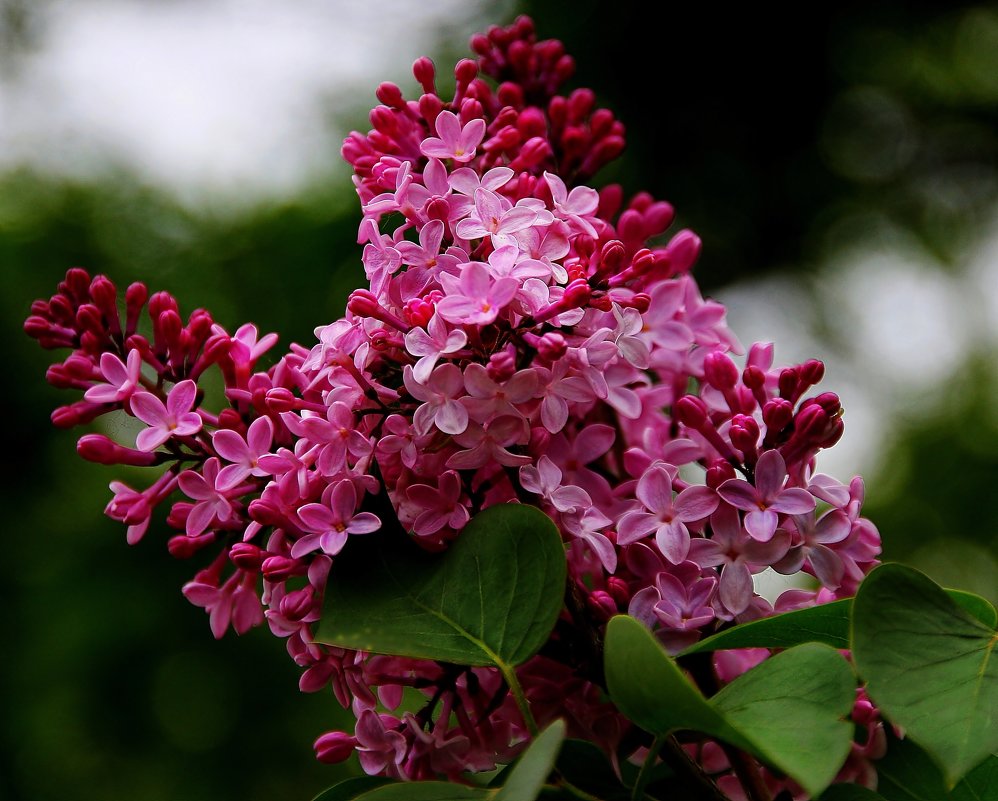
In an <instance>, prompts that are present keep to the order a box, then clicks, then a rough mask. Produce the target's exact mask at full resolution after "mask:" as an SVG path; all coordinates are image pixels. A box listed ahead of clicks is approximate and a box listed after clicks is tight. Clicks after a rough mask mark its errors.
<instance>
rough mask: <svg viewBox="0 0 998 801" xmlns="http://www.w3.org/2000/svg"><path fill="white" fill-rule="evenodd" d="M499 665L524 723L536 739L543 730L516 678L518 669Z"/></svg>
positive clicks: (502, 664)
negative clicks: (535, 718)
mask: <svg viewBox="0 0 998 801" xmlns="http://www.w3.org/2000/svg"><path fill="white" fill-rule="evenodd" d="M497 664H498V667H499V670H500V671H501V672H502V677H503V678H504V679H506V683H507V684H508V685H509V691H510V692H511V693H513V698H514V699H515V700H516V706H517V708H518V709H519V710H520V714H521V715H522V716H523V722H524V723H526V724H527V729H528V730H529V731H530V736H531V737H536V736H537V735H538V734H540V732H541V730H540V728H539V727H538V725H537V721H536V720H534V715H533V713H532V712H531V711H530V704H528V703H527V696H526V695H525V694H524V692H523V687H521V686H520V680H519V679H518V678H516V669H515V668H514V667H513V666H512V665H507V664H505V663H497Z"/></svg>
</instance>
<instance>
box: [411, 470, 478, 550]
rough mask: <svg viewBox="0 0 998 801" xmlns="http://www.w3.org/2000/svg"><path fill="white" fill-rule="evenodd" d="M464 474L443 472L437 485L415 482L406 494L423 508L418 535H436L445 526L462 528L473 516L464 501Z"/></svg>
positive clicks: (417, 523)
mask: <svg viewBox="0 0 998 801" xmlns="http://www.w3.org/2000/svg"><path fill="white" fill-rule="evenodd" d="M462 495H463V488H462V486H461V477H460V476H459V475H458V474H457V473H456V472H454V471H453V470H447V471H446V472H444V473H442V474H441V476H440V480H439V481H438V482H437V486H436V487H431V486H429V485H428V484H412V485H410V486H409V487H408V489H406V497H407V498H408V499H409V501H410V502H412V504H413V505H414V506H416V507H417V508H418V509H419V510H420V511H419V513H418V514H417V515H416V519H415V520H414V521H413V524H412V530H413V532H415V533H416V534H418V535H421V536H428V535H430V534H436V533H437V532H438V531H440V529H442V528H444V527H445V526H447V527H449V528H452V529H454V530H455V531H458V530H460V529H461V528H463V527H464V525H465V523H467V522H468V520H469V519H470V514H469V513H468V507H467V506H466V505H465V504H464V503H462V500H461V499H462Z"/></svg>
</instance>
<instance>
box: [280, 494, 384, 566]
mask: <svg viewBox="0 0 998 801" xmlns="http://www.w3.org/2000/svg"><path fill="white" fill-rule="evenodd" d="M298 517H299V518H300V519H301V522H302V526H303V528H304V529H305V531H307V532H309V533H308V534H307V535H305V536H304V537H302V538H301V539H299V540H297V541H296V542H295V544H294V545H293V546H292V547H291V556H292V557H293V558H294V559H300V558H301V557H303V556H305V555H306V554H309V553H311V552H312V551H316V550H318V551H322V552H323V553H325V554H328V555H329V556H336V554H338V553H339V552H340V550H342V548H343V546H344V545H346V541H347V537H348V536H349V535H350V534H370V533H371V532H372V531H377V530H378V529H379V528H381V520H380V519H379V518H378V516H377V515H374V514H371V513H370V512H359V513H358V512H357V489H356V487H354V485H353V481H351V480H350V479H348V478H344V479H341V480H340V481H337V482H336V483H335V484H330V485H329V486H327V487H326V489H325V490H323V493H322V503H307V504H305V505H304V506H302V507H301V508H300V509H299V510H298Z"/></svg>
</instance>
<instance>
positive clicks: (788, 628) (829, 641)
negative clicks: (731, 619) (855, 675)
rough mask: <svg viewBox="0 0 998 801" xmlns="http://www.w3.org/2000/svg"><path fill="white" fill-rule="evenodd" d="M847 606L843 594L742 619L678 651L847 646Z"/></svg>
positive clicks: (848, 606)
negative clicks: (815, 644)
mask: <svg viewBox="0 0 998 801" xmlns="http://www.w3.org/2000/svg"><path fill="white" fill-rule="evenodd" d="M851 607H852V599H851V598H846V599H844V600H841V601H833V602H832V603H829V604H819V605H818V606H809V607H807V608H806V609H796V610H794V611H793V612H784V613H783V614H780V615H773V616H772V617H764V618H760V619H759V620H753V621H751V622H750V623H742V624H741V625H739V626H733V627H732V628H730V629H725V630H724V631H721V632H718V633H717V634H714V635H712V636H710V637H707V638H705V639H703V640H701V641H700V642H698V643H695V644H694V645H691V646H690V647H689V648H687V649H686V650H685V651H683V653H682V654H681V655H682V656H685V655H686V654H696V653H701V652H703V651H720V650H723V649H726V648H790V647H791V646H794V645H799V644H800V643H803V642H821V643H824V644H825V645H830V646H832V647H833V648H848V647H849V610H850V608H851Z"/></svg>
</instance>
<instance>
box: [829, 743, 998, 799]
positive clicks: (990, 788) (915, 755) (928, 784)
mask: <svg viewBox="0 0 998 801" xmlns="http://www.w3.org/2000/svg"><path fill="white" fill-rule="evenodd" d="M874 764H875V766H876V769H877V792H878V793H879V794H880V795H881V796H883V797H884V799H886V801H990V799H998V757H996V756H990V757H988V758H987V759H986V760H984V762H982V763H981V764H980V765H978V766H977V767H976V768H974V769H973V770H972V771H970V773H968V774H967V775H966V776H964V777H963V780H962V781H960V783H959V784H957V785H956V787H954V788H953V789H952V790H949V791H947V789H946V780H945V779H944V778H943V775H942V773H941V772H940V770H939V768H938V767H936V764H935V762H933V761H932V760H931V759H929V757H928V756H926V753H925V751H923V750H922V749H921V748H919V747H918V746H917V745H915V743H913V742H912V741H911V740H908V739H905V740H898V739H896V738H893V737H892V738H890V740H889V743H888V746H887V754H886V756H884V757H883V758H882V759H878V760H877V761H876V762H875V763H874ZM822 801H824V798H822Z"/></svg>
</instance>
